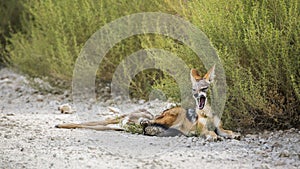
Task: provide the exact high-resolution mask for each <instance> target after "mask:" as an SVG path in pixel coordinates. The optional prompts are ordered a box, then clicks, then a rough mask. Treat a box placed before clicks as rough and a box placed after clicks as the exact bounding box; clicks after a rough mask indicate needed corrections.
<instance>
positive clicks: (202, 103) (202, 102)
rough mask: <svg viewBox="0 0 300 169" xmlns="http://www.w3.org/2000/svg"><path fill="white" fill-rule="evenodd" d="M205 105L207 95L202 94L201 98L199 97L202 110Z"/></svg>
mask: <svg viewBox="0 0 300 169" xmlns="http://www.w3.org/2000/svg"><path fill="white" fill-rule="evenodd" d="M204 105H205V97H204V96H201V97H200V99H199V109H200V110H201V109H203V108H204Z"/></svg>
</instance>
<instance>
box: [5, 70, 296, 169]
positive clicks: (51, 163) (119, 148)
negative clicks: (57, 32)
mask: <svg viewBox="0 0 300 169" xmlns="http://www.w3.org/2000/svg"><path fill="white" fill-rule="evenodd" d="M35 81H36V82H37V83H41V85H44V86H45V85H46V86H47V84H46V83H43V82H41V81H40V80H39V79H35ZM48 87H49V86H48ZM0 91H1V92H0V98H1V99H0V168H3V169H10V168H11V169H17V168H38V169H40V168H153V169H154V168H155V169H156V168H230V169H231V168H265V169H267V168H272V169H273V168H284V169H285V168H286V169H292V168H300V131H299V130H298V129H289V130H286V131H281V130H279V131H273V132H270V131H263V132H261V133H257V134H247V135H244V136H242V138H241V140H230V139H229V140H222V141H218V142H207V141H205V140H204V139H203V138H197V137H170V138H158V137H149V136H143V135H137V134H130V133H125V132H115V131H114V132H113V131H105V132H103V131H92V130H80V129H74V130H73V129H72V130H66V129H57V128H55V127H54V126H55V125H56V124H60V123H64V122H80V121H85V120H89V119H95V118H99V119H100V118H101V117H100V116H103V114H107V113H109V112H108V110H107V106H109V105H110V102H109V100H108V101H107V102H101V103H99V104H97V105H98V106H96V107H95V106H94V105H93V104H91V105H90V108H89V111H90V112H92V113H90V114H89V116H86V114H84V113H80V112H76V113H74V114H61V113H60V112H58V111H57V107H58V106H59V105H61V104H64V103H71V100H70V98H69V97H70V94H69V93H68V92H65V93H64V94H62V95H54V94H41V93H40V92H38V91H37V90H34V89H33V88H31V87H30V85H29V82H28V80H27V79H26V78H25V77H23V76H21V75H19V74H16V73H14V72H12V71H11V70H8V69H6V68H4V69H1V70H0ZM165 105H166V103H162V102H159V101H151V102H143V101H138V102H137V103H130V102H127V103H122V104H121V103H120V104H119V105H118V107H121V109H122V110H128V111H129V110H131V109H132V110H133V109H138V108H146V109H148V110H149V111H150V112H158V111H161V110H162V109H163V107H164V106H165Z"/></svg>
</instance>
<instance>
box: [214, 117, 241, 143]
mask: <svg viewBox="0 0 300 169" xmlns="http://www.w3.org/2000/svg"><path fill="white" fill-rule="evenodd" d="M214 124H215V126H216V130H215V131H216V133H217V134H218V135H219V136H221V137H224V138H231V139H239V138H240V135H239V134H237V133H234V132H233V131H231V130H225V129H223V127H222V122H221V120H220V118H219V117H215V118H214Z"/></svg>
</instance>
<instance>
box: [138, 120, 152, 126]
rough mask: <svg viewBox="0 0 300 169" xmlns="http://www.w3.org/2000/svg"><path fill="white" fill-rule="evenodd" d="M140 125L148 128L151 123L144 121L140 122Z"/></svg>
mask: <svg viewBox="0 0 300 169" xmlns="http://www.w3.org/2000/svg"><path fill="white" fill-rule="evenodd" d="M140 125H141V126H142V127H147V126H149V125H150V121H149V120H142V121H141V122H140Z"/></svg>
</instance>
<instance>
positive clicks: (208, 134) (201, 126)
mask: <svg viewBox="0 0 300 169" xmlns="http://www.w3.org/2000/svg"><path fill="white" fill-rule="evenodd" d="M207 121H208V119H207V117H203V116H199V117H198V122H197V132H198V134H199V135H200V136H205V138H206V139H207V140H210V141H216V140H217V139H218V135H217V134H216V133H215V132H214V131H209V130H208V128H207Z"/></svg>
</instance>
